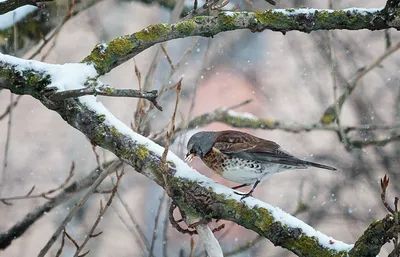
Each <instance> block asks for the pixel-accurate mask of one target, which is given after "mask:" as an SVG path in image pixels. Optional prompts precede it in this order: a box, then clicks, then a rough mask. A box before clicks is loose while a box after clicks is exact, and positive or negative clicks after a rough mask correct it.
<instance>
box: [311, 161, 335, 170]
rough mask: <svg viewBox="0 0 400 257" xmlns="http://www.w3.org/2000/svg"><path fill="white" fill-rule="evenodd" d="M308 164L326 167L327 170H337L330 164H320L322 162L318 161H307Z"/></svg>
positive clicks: (321, 167)
mask: <svg viewBox="0 0 400 257" xmlns="http://www.w3.org/2000/svg"><path fill="white" fill-rule="evenodd" d="M306 164H307V165H310V166H313V167H316V168H320V169H326V170H337V169H336V168H334V167H331V166H328V165H324V164H320V163H316V162H306Z"/></svg>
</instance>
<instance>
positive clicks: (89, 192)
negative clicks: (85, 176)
mask: <svg viewBox="0 0 400 257" xmlns="http://www.w3.org/2000/svg"><path fill="white" fill-rule="evenodd" d="M116 167H117V165H110V167H108V168H107V169H106V170H103V171H101V173H100V176H99V177H98V178H97V179H96V181H95V182H94V183H93V184H92V185H91V187H90V188H89V189H88V190H87V191H86V193H85V195H84V196H83V197H82V198H81V200H79V201H78V202H77V203H76V204H75V206H74V207H73V208H72V209H71V210H70V212H69V213H68V215H67V216H66V217H65V219H64V220H63V222H62V223H61V225H60V226H59V227H58V228H57V230H56V231H55V232H54V233H53V235H52V236H51V238H50V239H49V241H48V242H47V243H46V245H45V246H44V247H43V249H42V250H41V251H40V252H39V255H38V257H44V256H45V254H46V253H47V252H48V250H50V248H51V246H52V245H53V244H54V242H55V241H56V240H57V238H58V236H59V235H60V233H61V232H62V231H63V230H64V228H65V226H66V225H67V224H68V222H69V221H70V220H71V219H72V217H73V216H74V215H75V214H76V212H77V211H78V210H79V209H80V208H81V207H82V206H83V205H84V204H85V203H86V201H87V200H88V199H89V197H90V196H91V195H92V194H93V193H94V192H95V190H96V188H97V187H98V186H99V185H100V184H101V182H103V180H104V179H105V178H106V177H107V176H108V174H109V172H110V170H115V169H116Z"/></svg>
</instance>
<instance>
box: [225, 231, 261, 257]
mask: <svg viewBox="0 0 400 257" xmlns="http://www.w3.org/2000/svg"><path fill="white" fill-rule="evenodd" d="M262 239H263V237H262V236H257V237H256V238H254V239H253V240H250V241H248V242H247V243H246V244H244V245H242V246H239V247H238V248H236V249H235V250H232V251H230V252H226V253H225V255H224V256H225V257H229V256H236V255H238V254H239V253H242V252H244V251H247V250H248V249H250V248H251V247H253V246H255V245H256V244H257V243H258V242H260V241H261V240H262Z"/></svg>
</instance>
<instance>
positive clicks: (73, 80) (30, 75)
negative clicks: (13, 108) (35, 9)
mask: <svg viewBox="0 0 400 257" xmlns="http://www.w3.org/2000/svg"><path fill="white" fill-rule="evenodd" d="M0 71H1V73H0V88H7V89H10V90H11V91H12V92H13V93H16V94H34V96H35V97H36V98H38V99H40V100H41V101H42V102H43V103H44V104H45V105H46V106H47V107H49V108H51V109H56V108H58V107H59V106H60V105H62V101H64V100H65V99H68V98H73V97H79V96H84V95H104V96H114V97H136V98H143V99H146V100H148V101H150V102H152V103H153V104H154V105H155V106H156V107H157V108H158V109H159V110H162V108H161V106H159V105H158V104H157V97H158V94H157V91H156V90H154V91H151V92H143V91H140V90H133V89H115V88H113V87H110V86H107V85H103V84H102V83H101V82H100V81H99V80H98V74H97V72H96V70H95V69H94V67H93V65H90V64H87V63H68V64H64V65H57V64H47V63H42V62H38V61H32V60H30V61H25V60H22V59H18V58H15V57H12V56H9V55H3V54H0ZM16 85H18V86H16Z"/></svg>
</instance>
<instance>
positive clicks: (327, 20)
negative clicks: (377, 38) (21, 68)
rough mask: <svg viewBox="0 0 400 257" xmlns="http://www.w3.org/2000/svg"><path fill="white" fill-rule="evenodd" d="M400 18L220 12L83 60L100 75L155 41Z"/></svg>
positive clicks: (371, 13)
mask: <svg viewBox="0 0 400 257" xmlns="http://www.w3.org/2000/svg"><path fill="white" fill-rule="evenodd" d="M390 10H392V9H390ZM389 15H390V18H389V17H388V16H389ZM399 18H400V17H398V16H396V13H389V8H386V7H385V8H380V9H363V8H350V9H343V10H330V9H307V8H304V9H272V10H266V11H259V12H220V13H219V14H218V15H217V16H197V17H194V18H192V19H188V20H183V21H180V22H178V23H176V24H164V23H162V24H154V25H150V26H148V27H146V28H144V29H143V30H141V31H139V32H136V33H134V34H131V35H126V36H123V37H119V38H116V39H114V40H112V41H110V42H109V43H106V44H99V45H97V46H96V47H95V48H94V49H93V51H92V53H91V54H90V55H88V56H87V57H86V58H85V59H84V60H83V61H84V62H89V63H93V64H94V66H95V68H96V70H97V72H98V73H99V74H101V75H102V74H105V73H107V72H109V71H111V70H112V69H113V68H115V67H116V66H118V65H120V64H122V63H124V62H125V61H127V60H129V59H130V58H132V57H134V56H135V55H137V54H138V53H140V52H142V51H144V50H146V49H148V48H149V47H151V46H153V45H155V44H157V43H160V42H164V41H168V40H172V39H177V38H184V37H189V36H204V37H212V36H215V35H217V34H218V33H220V32H224V31H232V30H237V29H250V30H251V31H253V32H257V31H258V32H260V31H263V30H265V29H268V30H272V31H280V32H283V33H286V32H288V31H293V30H297V31H302V32H311V31H316V30H335V29H347V30H361V29H369V30H381V29H387V28H395V29H399V28H400V25H399V24H400V22H396V21H397V20H398V19H399ZM105 60H107V61H105Z"/></svg>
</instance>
